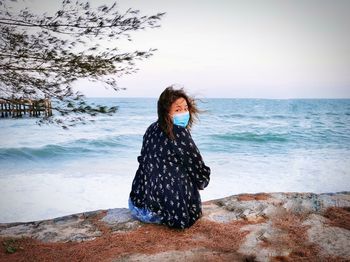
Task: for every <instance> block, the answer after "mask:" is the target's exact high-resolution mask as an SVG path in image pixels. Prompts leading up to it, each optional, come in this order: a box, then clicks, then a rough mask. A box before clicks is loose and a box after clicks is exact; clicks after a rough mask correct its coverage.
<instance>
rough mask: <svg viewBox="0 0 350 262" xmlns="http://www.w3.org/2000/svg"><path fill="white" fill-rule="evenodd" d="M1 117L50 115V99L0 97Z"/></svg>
mask: <svg viewBox="0 0 350 262" xmlns="http://www.w3.org/2000/svg"><path fill="white" fill-rule="evenodd" d="M0 112H1V114H0V115H1V118H5V117H13V118H18V117H23V116H25V115H28V116H30V117H40V116H45V117H49V116H52V107H51V100H50V99H49V98H43V99H36V100H34V99H16V98H0Z"/></svg>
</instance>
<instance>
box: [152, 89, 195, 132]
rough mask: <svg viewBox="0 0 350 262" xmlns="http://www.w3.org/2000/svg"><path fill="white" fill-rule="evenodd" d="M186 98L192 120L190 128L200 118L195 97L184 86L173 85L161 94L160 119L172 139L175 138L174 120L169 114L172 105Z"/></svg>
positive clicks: (164, 129) (189, 123)
mask: <svg viewBox="0 0 350 262" xmlns="http://www.w3.org/2000/svg"><path fill="white" fill-rule="evenodd" d="M181 97H182V98H184V99H185V100H186V102H187V105H188V111H189V113H190V120H189V121H188V125H187V127H188V128H191V127H192V124H193V122H194V121H195V120H197V119H198V113H199V112H200V111H199V110H198V108H197V105H196V103H195V99H194V98H192V97H190V96H188V95H187V94H186V93H185V91H184V89H183V88H180V89H174V88H173V86H169V87H167V88H166V89H165V90H164V91H163V92H162V93H161V94H160V96H159V99H158V121H159V124H160V127H161V128H162V130H163V131H164V132H165V133H166V134H167V136H168V137H169V138H171V139H175V137H174V134H173V121H172V119H171V116H170V115H169V112H170V107H171V105H172V104H173V103H174V102H175V101H176V100H177V99H179V98H181Z"/></svg>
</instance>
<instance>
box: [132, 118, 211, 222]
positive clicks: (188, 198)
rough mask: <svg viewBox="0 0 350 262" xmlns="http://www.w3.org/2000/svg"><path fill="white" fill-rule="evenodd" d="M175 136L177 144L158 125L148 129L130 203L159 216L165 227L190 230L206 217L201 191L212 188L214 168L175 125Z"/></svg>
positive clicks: (190, 139)
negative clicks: (210, 184) (203, 214)
mask: <svg viewBox="0 0 350 262" xmlns="http://www.w3.org/2000/svg"><path fill="white" fill-rule="evenodd" d="M173 133H174V136H175V139H174V140H172V139H170V138H168V137H167V136H166V134H165V133H164V132H163V131H162V129H161V128H160V126H159V123H158V121H157V122H154V123H153V124H151V125H150V126H149V127H148V129H147V130H146V133H145V135H144V136H143V144H142V149H141V155H140V156H138V158H137V159H138V162H139V168H138V169H137V171H136V174H135V177H134V180H133V183H132V188H131V192H130V196H129V199H130V201H132V203H131V204H132V205H133V206H135V207H137V208H140V209H141V210H148V211H149V212H150V213H152V214H156V216H158V217H159V218H160V223H161V224H165V225H168V226H169V227H174V228H187V227H190V226H191V225H193V223H194V222H195V221H196V220H197V219H198V218H200V217H201V216H202V204H201V198H200V194H199V191H198V190H199V189H201V190H202V189H204V188H205V187H207V185H208V184H209V180H210V168H209V167H208V166H206V165H205V164H204V161H203V159H202V156H201V154H200V152H199V150H198V148H197V146H196V145H195V143H194V141H193V139H192V137H191V134H190V132H189V130H187V129H186V128H184V127H181V126H177V125H174V128H173ZM155 220H157V219H155Z"/></svg>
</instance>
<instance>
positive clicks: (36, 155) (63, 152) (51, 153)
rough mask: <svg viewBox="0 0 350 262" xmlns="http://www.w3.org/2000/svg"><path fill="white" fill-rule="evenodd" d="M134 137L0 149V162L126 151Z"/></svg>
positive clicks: (84, 139) (104, 138)
mask: <svg viewBox="0 0 350 262" xmlns="http://www.w3.org/2000/svg"><path fill="white" fill-rule="evenodd" d="M134 136H135V135H118V136H111V137H101V138H96V139H86V138H83V139H76V140H72V141H68V142H64V143H59V144H48V145H45V146H41V147H16V148H0V160H4V159H30V160H36V159H48V158H54V157H60V156H62V157H74V156H79V155H89V154H100V153H106V152H108V151H112V150H117V149H121V150H126V148H127V147H130V141H131V140H135V138H134Z"/></svg>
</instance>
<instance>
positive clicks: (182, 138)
mask: <svg viewBox="0 0 350 262" xmlns="http://www.w3.org/2000/svg"><path fill="white" fill-rule="evenodd" d="M174 135H175V140H174V141H173V145H174V150H175V152H176V153H177V155H178V156H179V157H180V159H181V162H182V163H183V165H184V167H185V168H186V170H187V172H188V174H189V175H190V176H191V178H192V179H193V181H194V182H195V183H196V185H197V187H198V189H201V190H203V189H204V188H205V187H207V186H208V184H209V181H210V168H209V167H208V166H206V165H205V163H204V161H203V158H202V156H201V154H200V152H199V150H198V148H197V146H196V144H195V142H194V141H193V139H192V137H191V134H190V132H189V131H188V130H187V129H186V128H182V127H178V126H174Z"/></svg>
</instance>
